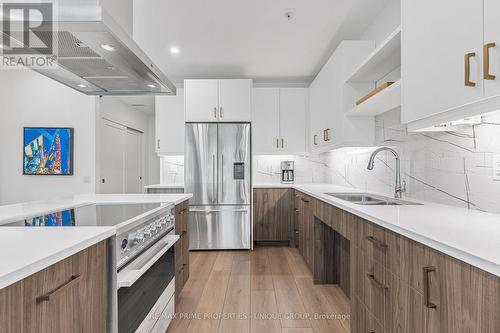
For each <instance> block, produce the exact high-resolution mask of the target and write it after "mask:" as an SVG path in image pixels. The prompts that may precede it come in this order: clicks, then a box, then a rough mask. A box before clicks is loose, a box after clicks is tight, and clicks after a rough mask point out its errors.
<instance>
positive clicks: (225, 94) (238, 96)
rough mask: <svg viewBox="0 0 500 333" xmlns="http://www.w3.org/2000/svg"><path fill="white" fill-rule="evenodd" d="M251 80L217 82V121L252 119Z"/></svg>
mask: <svg viewBox="0 0 500 333" xmlns="http://www.w3.org/2000/svg"><path fill="white" fill-rule="evenodd" d="M252 82H253V81H252V80H247V79H241V80H219V121H227V122H229V121H250V120H251V119H252Z"/></svg>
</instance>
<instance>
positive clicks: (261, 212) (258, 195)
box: [253, 188, 294, 243]
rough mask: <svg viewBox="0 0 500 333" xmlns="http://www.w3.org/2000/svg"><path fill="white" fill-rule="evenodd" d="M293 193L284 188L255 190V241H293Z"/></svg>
mask: <svg viewBox="0 0 500 333" xmlns="http://www.w3.org/2000/svg"><path fill="white" fill-rule="evenodd" d="M292 192H293V191H292V190H291V189H282V188H259V189H254V190H253V202H254V207H253V214H254V215H253V223H254V241H256V242H261V241H271V242H273V241H277V242H286V243H290V242H291V241H292V238H293V237H294V236H293V230H292V229H293V228H292V217H293V215H294V212H293V210H292V207H293V201H292Z"/></svg>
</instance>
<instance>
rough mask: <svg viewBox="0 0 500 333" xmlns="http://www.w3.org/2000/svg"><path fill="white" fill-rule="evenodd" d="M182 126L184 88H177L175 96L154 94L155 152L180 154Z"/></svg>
mask: <svg viewBox="0 0 500 333" xmlns="http://www.w3.org/2000/svg"><path fill="white" fill-rule="evenodd" d="M184 127H185V126H184V89H182V88H181V89H177V95H176V96H156V97H155V132H156V152H157V153H159V154H170V155H182V154H183V153H184Z"/></svg>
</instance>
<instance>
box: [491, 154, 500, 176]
mask: <svg viewBox="0 0 500 333" xmlns="http://www.w3.org/2000/svg"><path fill="white" fill-rule="evenodd" d="M493 180H498V181H500V155H493Z"/></svg>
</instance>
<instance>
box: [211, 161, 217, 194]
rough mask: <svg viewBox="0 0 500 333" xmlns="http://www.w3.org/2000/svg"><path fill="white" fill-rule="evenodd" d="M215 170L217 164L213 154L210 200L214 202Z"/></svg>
mask: <svg viewBox="0 0 500 333" xmlns="http://www.w3.org/2000/svg"><path fill="white" fill-rule="evenodd" d="M216 171H217V166H216V163H215V155H212V202H215V201H216V199H215V172H216Z"/></svg>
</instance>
